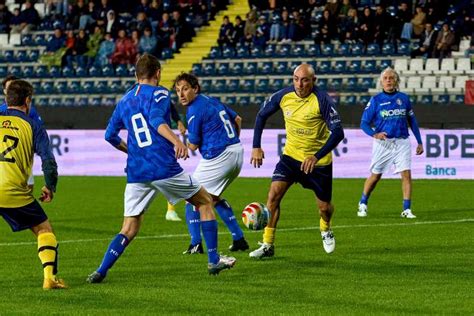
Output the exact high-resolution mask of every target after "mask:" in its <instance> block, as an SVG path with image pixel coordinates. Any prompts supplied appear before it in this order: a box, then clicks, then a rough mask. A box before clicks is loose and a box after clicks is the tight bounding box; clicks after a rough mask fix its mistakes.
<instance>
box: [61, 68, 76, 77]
mask: <svg viewBox="0 0 474 316" xmlns="http://www.w3.org/2000/svg"><path fill="white" fill-rule="evenodd" d="M62 73H63V77H65V78H72V77H74V70H73V69H72V68H71V67H67V66H66V67H64V68H63V70H62Z"/></svg>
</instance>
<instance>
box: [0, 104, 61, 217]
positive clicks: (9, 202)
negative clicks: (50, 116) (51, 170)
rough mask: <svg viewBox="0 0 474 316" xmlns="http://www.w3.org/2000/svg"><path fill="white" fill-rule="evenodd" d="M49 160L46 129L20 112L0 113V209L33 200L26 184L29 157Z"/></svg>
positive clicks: (30, 161)
mask: <svg viewBox="0 0 474 316" xmlns="http://www.w3.org/2000/svg"><path fill="white" fill-rule="evenodd" d="M34 153H37V154H38V155H39V156H40V157H41V160H42V161H45V160H53V161H54V155H53V153H52V151H51V149H50V146H49V138H48V134H47V133H46V130H45V129H44V128H43V126H42V125H41V124H40V123H39V122H38V121H36V120H33V119H31V118H30V117H29V116H27V115H26V114H25V113H24V112H22V111H18V110H12V109H3V110H1V111H0V207H8V208H14V207H22V206H25V205H27V204H29V203H32V202H33V201H34V198H33V194H32V192H31V189H30V188H29V187H28V184H27V181H28V177H29V175H30V174H31V169H32V167H33V154H34Z"/></svg>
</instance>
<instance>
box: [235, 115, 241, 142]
mask: <svg viewBox="0 0 474 316" xmlns="http://www.w3.org/2000/svg"><path fill="white" fill-rule="evenodd" d="M234 124H235V131H236V132H237V136H239V137H240V132H241V131H242V118H241V117H240V116H239V115H237V116H236V117H235V119H234Z"/></svg>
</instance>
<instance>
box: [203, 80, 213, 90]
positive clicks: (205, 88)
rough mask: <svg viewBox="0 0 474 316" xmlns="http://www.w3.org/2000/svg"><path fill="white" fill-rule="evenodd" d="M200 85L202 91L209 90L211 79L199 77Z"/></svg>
mask: <svg viewBox="0 0 474 316" xmlns="http://www.w3.org/2000/svg"><path fill="white" fill-rule="evenodd" d="M200 86H201V90H202V92H210V91H211V87H212V80H211V79H201V80H200Z"/></svg>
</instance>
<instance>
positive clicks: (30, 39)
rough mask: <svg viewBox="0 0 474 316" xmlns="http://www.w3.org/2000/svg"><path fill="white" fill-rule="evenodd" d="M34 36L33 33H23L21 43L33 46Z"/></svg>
mask: <svg viewBox="0 0 474 316" xmlns="http://www.w3.org/2000/svg"><path fill="white" fill-rule="evenodd" d="M34 44H35V43H34V42H33V36H31V34H22V35H21V45H22V46H25V47H29V46H33V45H34Z"/></svg>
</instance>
